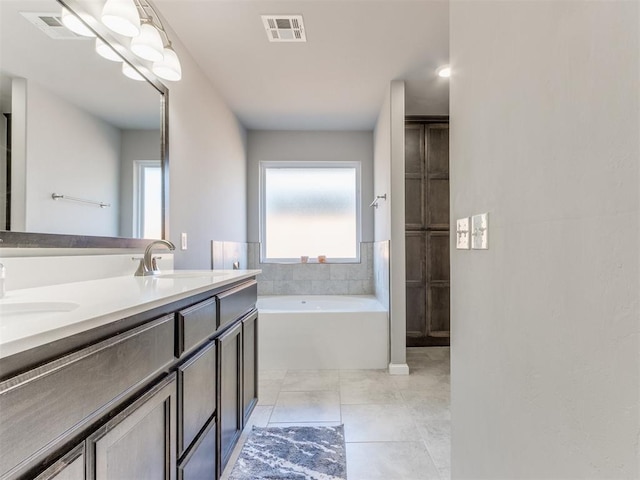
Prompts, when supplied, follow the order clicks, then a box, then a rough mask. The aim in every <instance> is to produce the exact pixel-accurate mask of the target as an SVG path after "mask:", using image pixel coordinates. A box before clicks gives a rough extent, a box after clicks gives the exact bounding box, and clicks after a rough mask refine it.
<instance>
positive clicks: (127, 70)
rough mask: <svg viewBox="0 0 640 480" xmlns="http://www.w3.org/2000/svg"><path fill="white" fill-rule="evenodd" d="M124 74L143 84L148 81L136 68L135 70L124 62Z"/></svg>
mask: <svg viewBox="0 0 640 480" xmlns="http://www.w3.org/2000/svg"><path fill="white" fill-rule="evenodd" d="M122 73H123V74H124V76H125V77H129V78H130V79H132V80H137V81H139V82H143V81H145V80H146V78H144V77H143V76H142V75H141V74H140V72H138V70H136V69H135V68H133V67H132V66H131V65H129V64H128V63H127V62H123V63H122Z"/></svg>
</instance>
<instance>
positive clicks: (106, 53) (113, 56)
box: [96, 38, 123, 62]
mask: <svg viewBox="0 0 640 480" xmlns="http://www.w3.org/2000/svg"><path fill="white" fill-rule="evenodd" d="M96 53H97V54H98V55H100V56H101V57H102V58H106V59H107V60H111V61H112V62H122V61H123V60H122V57H121V56H120V55H118V54H117V53H116V51H115V50H114V49H113V48H111V46H110V45H109V44H108V43H105V42H104V41H102V39H101V38H96Z"/></svg>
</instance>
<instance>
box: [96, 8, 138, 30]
mask: <svg viewBox="0 0 640 480" xmlns="http://www.w3.org/2000/svg"><path fill="white" fill-rule="evenodd" d="M100 18H101V20H102V23H104V24H105V25H106V26H107V28H109V30H112V31H114V32H116V33H119V34H120V35H124V36H125V37H135V36H137V35H139V34H140V15H139V14H138V7H137V6H136V4H135V2H134V0H107V3H105V4H104V7H103V8H102V17H100Z"/></svg>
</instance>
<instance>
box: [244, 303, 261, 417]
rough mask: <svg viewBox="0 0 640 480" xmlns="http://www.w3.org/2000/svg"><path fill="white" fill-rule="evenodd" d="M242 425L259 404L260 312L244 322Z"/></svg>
mask: <svg viewBox="0 0 640 480" xmlns="http://www.w3.org/2000/svg"><path fill="white" fill-rule="evenodd" d="M242 387H243V388H242V415H243V418H242V425H243V426H244V425H246V424H247V420H248V419H249V416H250V415H251V412H252V411H253V408H254V407H255V406H256V404H257V403H258V312H254V313H252V314H251V315H248V316H247V317H245V318H244V319H243V320H242Z"/></svg>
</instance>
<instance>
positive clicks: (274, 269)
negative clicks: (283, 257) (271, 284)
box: [260, 263, 293, 281]
mask: <svg viewBox="0 0 640 480" xmlns="http://www.w3.org/2000/svg"><path fill="white" fill-rule="evenodd" d="M289 267H290V266H289V265H280V264H277V263H261V264H260V269H261V270H262V278H264V279H265V280H274V281H276V280H277V281H290V280H293V271H292V270H291V268H289Z"/></svg>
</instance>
